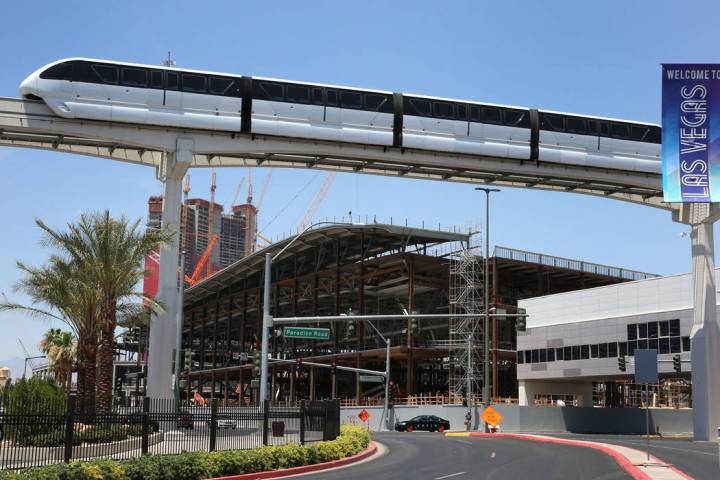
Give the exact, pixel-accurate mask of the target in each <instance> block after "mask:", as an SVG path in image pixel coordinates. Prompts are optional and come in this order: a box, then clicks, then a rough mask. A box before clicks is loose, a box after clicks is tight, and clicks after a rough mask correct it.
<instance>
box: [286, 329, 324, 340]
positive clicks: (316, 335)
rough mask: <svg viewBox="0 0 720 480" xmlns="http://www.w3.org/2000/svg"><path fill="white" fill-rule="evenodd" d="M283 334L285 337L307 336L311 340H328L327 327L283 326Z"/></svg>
mask: <svg viewBox="0 0 720 480" xmlns="http://www.w3.org/2000/svg"><path fill="white" fill-rule="evenodd" d="M283 335H284V336H285V337H286V338H309V339H311V340H328V339H329V338H330V329H329V328H308V327H285V328H284V329H283Z"/></svg>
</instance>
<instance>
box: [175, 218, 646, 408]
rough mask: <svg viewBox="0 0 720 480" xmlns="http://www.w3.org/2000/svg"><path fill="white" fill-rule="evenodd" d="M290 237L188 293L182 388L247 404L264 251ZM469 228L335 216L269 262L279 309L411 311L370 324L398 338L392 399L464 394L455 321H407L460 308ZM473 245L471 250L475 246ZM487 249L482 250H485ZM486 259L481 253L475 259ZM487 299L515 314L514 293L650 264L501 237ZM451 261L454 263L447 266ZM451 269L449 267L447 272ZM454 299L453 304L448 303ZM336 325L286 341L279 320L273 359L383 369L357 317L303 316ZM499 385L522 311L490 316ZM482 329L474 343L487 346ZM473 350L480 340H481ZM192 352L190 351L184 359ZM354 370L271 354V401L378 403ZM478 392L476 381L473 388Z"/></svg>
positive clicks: (506, 388)
mask: <svg viewBox="0 0 720 480" xmlns="http://www.w3.org/2000/svg"><path fill="white" fill-rule="evenodd" d="M290 240H291V239H286V240H284V241H280V242H277V243H275V244H272V245H270V246H268V247H266V248H265V249H263V250H261V251H259V252H256V253H255V254H253V255H250V256H248V257H245V258H243V259H241V260H239V261H237V262H235V263H234V264H232V265H230V266H229V267H227V268H226V269H224V270H222V271H220V272H218V273H216V274H214V275H213V276H211V277H210V278H208V279H206V280H205V281H203V282H201V283H199V284H197V285H196V286H194V287H192V288H189V289H187V290H186V291H185V295H184V314H183V315H184V320H183V321H184V329H183V340H182V348H183V351H184V352H183V356H182V357H183V358H184V359H185V358H188V359H191V361H189V362H188V361H187V360H185V361H184V362H183V365H182V366H181V372H182V374H181V377H182V378H184V379H185V380H187V382H183V384H184V388H183V392H182V394H183V395H184V396H186V397H187V398H192V397H193V394H194V392H199V393H201V394H202V395H203V396H204V397H205V398H208V397H213V398H222V399H225V400H227V401H231V402H234V401H241V402H246V403H247V402H252V401H253V398H254V389H253V388H252V385H253V384H254V383H256V382H252V380H253V365H252V360H251V359H248V358H247V357H248V355H249V356H252V354H253V352H254V351H255V350H257V349H259V344H260V338H259V332H260V326H261V324H262V315H263V312H262V295H263V291H262V290H263V278H262V275H263V274H262V272H263V267H264V261H265V259H264V254H265V253H266V252H273V253H277V252H279V251H280V250H281V249H282V248H283V247H284V246H285V245H287V244H288V243H289V241H290ZM468 245H472V243H471V242H470V235H468V234H464V233H457V232H449V231H439V230H428V229H420V228H410V227H406V226H398V225H386V224H377V223H373V224H366V225H360V224H357V225H349V224H338V225H329V226H326V227H323V228H316V229H313V230H310V231H308V232H307V233H305V234H304V235H303V236H302V238H300V239H298V240H297V241H296V242H295V243H294V244H293V245H292V246H291V247H290V248H289V249H288V250H287V251H286V253H284V254H283V255H282V256H281V257H279V258H277V259H276V260H275V262H274V263H273V270H272V279H271V280H272V290H271V292H270V294H271V305H272V307H271V314H272V316H273V317H277V318H279V317H297V316H323V315H341V314H344V313H348V312H350V311H351V310H352V311H353V312H355V313H358V314H361V315H391V314H402V313H403V312H410V315H409V316H408V319H407V320H404V319H401V320H383V321H378V322H376V323H375V324H374V325H375V326H376V327H377V328H378V329H379V330H380V332H381V333H382V334H383V335H384V336H385V337H388V338H390V340H391V342H392V349H391V379H392V381H393V384H394V392H393V393H394V394H395V396H396V401H397V402H401V401H405V400H407V401H409V402H412V401H414V399H417V398H420V397H422V398H424V399H428V401H433V402H438V403H439V402H446V403H447V402H449V403H459V402H461V401H462V395H461V394H458V391H454V389H453V387H452V385H451V383H452V382H453V376H457V375H456V372H457V369H458V368H461V367H460V366H458V365H454V363H458V357H457V355H456V354H454V353H453V351H452V348H453V346H452V345H453V342H452V341H451V340H453V338H452V331H453V327H452V326H453V325H455V323H456V322H453V320H452V319H447V318H442V319H437V318H436V319H422V320H419V319H412V313H413V312H414V313H415V314H418V313H420V314H423V313H445V314H447V313H454V312H459V311H460V310H458V309H457V308H456V307H452V306H451V305H453V302H455V301H456V300H457V293H458V291H459V290H458V288H459V284H458V282H459V281H460V280H459V277H457V275H456V273H457V270H458V269H457V267H458V265H459V263H456V262H460V261H461V257H463V254H462V252H465V251H467V250H466V249H467V246H468ZM472 252H474V251H472ZM479 253H480V252H479V251H478V254H479ZM480 261H483V259H480ZM490 262H491V268H490V279H489V280H490V282H491V289H490V291H491V306H492V307H495V308H497V309H499V310H498V311H503V310H504V311H506V312H507V313H514V308H515V305H516V304H517V300H518V299H522V298H528V297H533V296H538V295H543V294H548V293H559V292H563V291H570V290H577V289H581V288H586V287H593V286H600V285H609V284H613V283H618V282H621V281H625V280H633V279H637V278H645V277H647V274H643V273H639V272H633V271H628V270H623V269H617V268H612V267H606V266H602V265H596V264H589V263H583V262H580V261H574V260H567V259H562V258H558V257H551V256H543V255H538V254H532V253H529V252H523V251H518V250H512V249H507V248H502V247H496V248H495V253H494V255H493V256H492V257H491V258H490ZM451 267H452V268H451ZM451 271H452V272H453V273H451ZM451 308H455V309H454V310H452V311H451ZM306 326H320V327H329V328H330V330H331V332H330V338H329V340H303V339H289V338H285V337H284V336H282V335H281V330H282V329H281V328H280V327H277V328H276V329H275V331H274V335H273V337H272V338H271V353H272V357H275V358H284V359H296V358H303V359H306V360H307V361H313V362H320V363H326V364H329V363H332V362H336V364H337V365H341V366H349V367H361V368H366V369H371V370H377V371H381V370H384V368H385V344H384V342H383V341H382V340H381V339H380V338H379V336H378V335H377V334H376V333H375V332H374V331H373V329H372V328H370V326H368V325H364V324H363V323H362V322H358V323H355V321H353V320H347V321H342V322H334V323H326V324H316V325H306ZM491 326H492V328H491V330H490V332H489V334H490V335H491V354H492V359H493V362H492V365H493V368H492V379H493V381H492V386H493V389H492V393H493V396H494V397H495V398H500V397H516V396H517V382H516V377H515V321H514V320H512V319H510V318H502V317H494V318H493V320H492V321H491ZM479 340H480V339H477V343H478V344H480V343H481V342H480V341H479ZM475 348H477V345H476V346H475ZM186 355H187V357H186ZM362 377H363V376H362V375H360V374H357V373H354V372H346V371H342V370H337V372H335V373H334V374H333V373H332V372H331V371H330V369H320V368H313V367H308V366H304V367H302V366H299V365H298V364H293V363H289V364H288V363H285V364H271V372H270V376H269V378H270V383H271V387H270V390H269V391H270V392H271V394H270V396H271V399H272V400H273V401H275V402H289V403H292V402H295V401H297V400H299V399H322V398H340V399H342V400H343V401H344V403H345V404H346V405H348V404H373V403H381V402H382V401H383V395H384V393H383V386H382V384H380V383H366V382H364V381H362V380H368V379H366V378H362ZM473 391H474V392H476V393H479V390H477V391H476V390H475V389H473Z"/></svg>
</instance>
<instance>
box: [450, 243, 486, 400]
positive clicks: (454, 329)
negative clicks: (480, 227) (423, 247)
mask: <svg viewBox="0 0 720 480" xmlns="http://www.w3.org/2000/svg"><path fill="white" fill-rule="evenodd" d="M481 255H482V238H481V235H480V233H479V232H473V233H472V234H471V235H470V240H469V241H468V244H467V245H465V246H464V248H462V249H461V250H460V251H458V252H457V253H456V254H455V255H452V256H451V262H450V290H449V300H450V313H451V314H475V313H476V314H477V315H478V316H477V317H451V318H450V325H449V327H450V334H449V358H450V366H449V368H450V372H449V394H450V397H451V398H454V399H456V401H457V400H460V401H461V400H462V399H464V398H465V397H467V396H468V395H469V396H470V397H471V398H472V399H475V400H481V399H482V378H483V371H484V365H483V358H484V355H485V352H484V348H483V344H484V342H483V339H484V332H483V322H482V319H483V317H482V314H483V313H484V303H483V301H484V299H483V287H484V280H485V279H484V274H483V261H484V259H483V257H482V256H481ZM468 338H469V339H470V341H469V342H468ZM468 384H470V385H471V391H470V392H467V385H468Z"/></svg>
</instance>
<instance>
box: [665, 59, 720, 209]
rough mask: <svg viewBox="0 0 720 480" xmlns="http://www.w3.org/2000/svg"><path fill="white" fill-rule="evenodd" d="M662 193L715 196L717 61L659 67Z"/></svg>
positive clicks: (719, 121)
mask: <svg viewBox="0 0 720 480" xmlns="http://www.w3.org/2000/svg"><path fill="white" fill-rule="evenodd" d="M662 76H663V80H662V161H663V196H664V199H665V201H666V202H676V203H680V202H684V203H688V202H720V65H709V64H693V65H685V64H665V65H663V69H662Z"/></svg>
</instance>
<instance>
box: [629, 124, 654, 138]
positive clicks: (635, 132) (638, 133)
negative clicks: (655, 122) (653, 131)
mask: <svg viewBox="0 0 720 480" xmlns="http://www.w3.org/2000/svg"><path fill="white" fill-rule="evenodd" d="M630 132H631V133H632V139H633V140H637V141H639V142H642V141H643V140H645V137H647V135H648V133H649V132H650V129H649V128H648V127H642V126H638V125H633V126H632V127H631V128H630Z"/></svg>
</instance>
